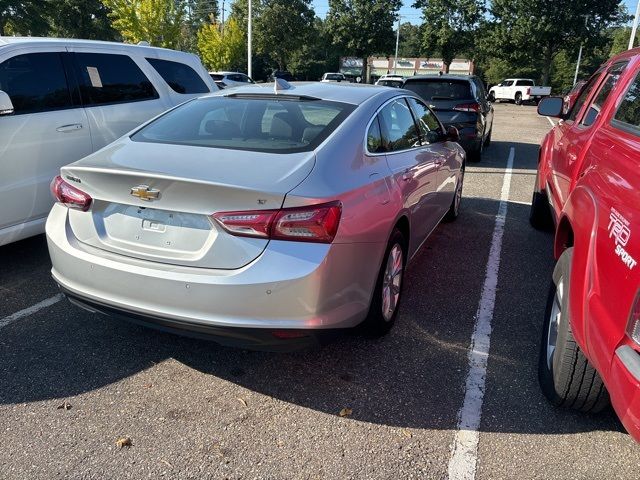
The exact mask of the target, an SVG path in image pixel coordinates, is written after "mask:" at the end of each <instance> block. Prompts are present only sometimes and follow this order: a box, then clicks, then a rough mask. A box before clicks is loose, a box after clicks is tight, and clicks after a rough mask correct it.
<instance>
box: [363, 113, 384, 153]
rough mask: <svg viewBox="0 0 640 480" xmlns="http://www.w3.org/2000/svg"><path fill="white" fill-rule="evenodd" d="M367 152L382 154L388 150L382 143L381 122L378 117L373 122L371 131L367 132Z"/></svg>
mask: <svg viewBox="0 0 640 480" xmlns="http://www.w3.org/2000/svg"><path fill="white" fill-rule="evenodd" d="M367 150H368V151H369V153H381V152H384V151H385V150H386V148H385V147H384V144H383V142H382V133H381V132H380V121H379V119H378V117H377V116H376V118H374V119H373V122H371V126H370V127H369V131H368V132H367Z"/></svg>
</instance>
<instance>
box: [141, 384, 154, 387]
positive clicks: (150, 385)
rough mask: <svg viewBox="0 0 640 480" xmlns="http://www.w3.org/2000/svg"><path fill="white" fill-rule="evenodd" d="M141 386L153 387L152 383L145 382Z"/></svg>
mask: <svg viewBox="0 0 640 480" xmlns="http://www.w3.org/2000/svg"><path fill="white" fill-rule="evenodd" d="M143 387H144V388H151V387H153V383H145V384H144V385H143Z"/></svg>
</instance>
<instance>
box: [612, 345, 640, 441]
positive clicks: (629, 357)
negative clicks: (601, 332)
mask: <svg viewBox="0 0 640 480" xmlns="http://www.w3.org/2000/svg"><path fill="white" fill-rule="evenodd" d="M607 380H608V381H607V389H608V390H609V394H610V396H611V403H612V404H613V408H614V409H615V411H616V413H617V414H618V417H619V418H620V421H622V423H623V425H624V427H625V428H626V429H627V431H628V432H629V434H630V435H631V436H632V437H633V438H634V439H635V440H636V441H637V442H640V353H638V352H636V351H635V350H634V349H633V348H631V347H630V346H627V345H622V346H620V347H618V348H617V349H616V352H615V355H614V356H613V361H612V363H611V369H610V371H609V378H608V379H607Z"/></svg>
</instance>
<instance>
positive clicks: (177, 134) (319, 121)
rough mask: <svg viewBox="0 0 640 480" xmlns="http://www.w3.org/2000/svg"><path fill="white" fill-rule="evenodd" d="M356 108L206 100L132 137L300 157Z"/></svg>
mask: <svg viewBox="0 0 640 480" xmlns="http://www.w3.org/2000/svg"><path fill="white" fill-rule="evenodd" d="M354 108H355V106H354V105H349V104H346V103H339V102H328V101H324V100H300V99H297V98H295V97H292V98H290V99H281V98H275V97H268V98H265V97H257V96H244V97H236V98H233V97H223V96H219V97H207V98H200V99H197V100H194V101H192V102H189V103H186V104H184V105H182V106H180V107H178V108H176V109H175V110H172V111H170V112H168V113H167V114H166V115H163V116H162V117H160V118H158V119H157V120H155V121H154V122H152V123H150V124H149V125H147V126H146V127H144V128H142V129H141V130H139V131H138V132H136V133H135V134H133V135H132V136H131V140H133V141H135V142H150V143H170V144H177V145H192V146H199V147H214V148H228V149H233V150H252V151H259V152H278V153H295V152H304V151H309V150H313V149H314V148H316V147H317V146H318V145H319V144H320V143H321V142H322V141H323V140H324V139H325V138H327V137H328V136H329V134H330V133H331V132H333V131H334V130H335V129H336V128H337V127H338V125H340V123H341V122H342V121H343V120H344V119H345V118H346V117H347V116H348V115H349V114H350V113H351V112H352V111H353V110H354Z"/></svg>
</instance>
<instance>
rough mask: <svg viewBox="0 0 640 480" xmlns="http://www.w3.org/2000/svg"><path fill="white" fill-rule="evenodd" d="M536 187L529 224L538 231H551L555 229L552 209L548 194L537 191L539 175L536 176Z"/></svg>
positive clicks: (532, 198)
mask: <svg viewBox="0 0 640 480" xmlns="http://www.w3.org/2000/svg"><path fill="white" fill-rule="evenodd" d="M535 185H536V187H535V190H534V191H533V196H532V197H531V208H530V209H529V223H530V224H531V226H532V227H533V228H535V229H536V230H542V231H550V230H552V229H553V218H552V217H551V207H550V206H549V202H548V201H547V194H546V193H545V192H543V191H537V188H538V174H536V183H535Z"/></svg>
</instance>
